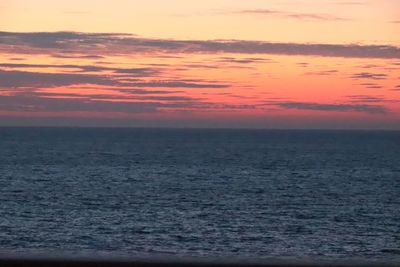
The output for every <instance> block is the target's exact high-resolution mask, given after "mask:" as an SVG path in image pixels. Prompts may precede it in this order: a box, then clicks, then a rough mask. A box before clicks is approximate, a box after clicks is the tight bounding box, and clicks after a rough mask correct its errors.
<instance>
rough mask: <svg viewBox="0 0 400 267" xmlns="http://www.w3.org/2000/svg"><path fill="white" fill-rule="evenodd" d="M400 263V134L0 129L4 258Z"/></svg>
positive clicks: (0, 248)
mask: <svg viewBox="0 0 400 267" xmlns="http://www.w3.org/2000/svg"><path fill="white" fill-rule="evenodd" d="M35 250H41V251H68V252H74V251H76V252H78V251H79V252H85V251H87V252H108V253H118V254H126V255H140V254H144V253H147V254H150V255H152V254H161V255H164V254H165V255H180V256H202V257H230V256H240V257H251V258H256V259H262V258H278V259H290V258H292V259H299V258H313V259H315V258H323V259H324V258H325V259H353V258H362V259H368V260H375V259H377V260H393V259H394V260H400V132H341V131H262V130H172V129H170V130H168V129H165V130H160V129H73V128H58V129H57V128H42V129H41V128H0V251H35Z"/></svg>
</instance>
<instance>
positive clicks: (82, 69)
mask: <svg viewBox="0 0 400 267" xmlns="http://www.w3.org/2000/svg"><path fill="white" fill-rule="evenodd" d="M232 2H234V3H232ZM0 17H1V18H0V31H2V32H1V33H0V125H22V126H23V125H68V126H151V127H157V126H160V127H244V128H248V127H249V128H363V129H364V128H365V129H400V34H399V33H400V23H399V22H400V1H397V0H365V1H363V0H352V1H343V0H341V1H334V0H326V1H321V0H318V1H317V0H315V1H314V0H307V1H306V0H303V1H299V0H296V1H280V0H279V1H278V0H271V1H265V0H253V1H248V0H237V1H225V0H213V1H211V0H204V1H180V0H171V1H163V0H158V1H157V0H149V1H128V0H114V1H105V0H104V1H98V0H96V1H90V0H89V1H77V0H70V1H68V3H67V2H66V1H65V2H62V3H61V2H60V1H49V0H30V1H27V0H25V1H19V0H12V1H11V0H10V1H5V0H4V1H1V2H0Z"/></svg>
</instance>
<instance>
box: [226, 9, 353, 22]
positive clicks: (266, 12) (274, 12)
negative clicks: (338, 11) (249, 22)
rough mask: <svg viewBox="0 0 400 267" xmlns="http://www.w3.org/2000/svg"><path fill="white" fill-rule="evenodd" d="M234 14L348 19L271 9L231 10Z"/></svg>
mask: <svg viewBox="0 0 400 267" xmlns="http://www.w3.org/2000/svg"><path fill="white" fill-rule="evenodd" d="M233 13H234V14H251V15H263V16H278V17H283V18H291V19H299V20H313V21H315V20H319V21H343V20H348V19H345V18H341V17H337V16H334V15H329V14H315V13H297V12H288V11H281V10H273V9H244V10H240V11H236V12H233Z"/></svg>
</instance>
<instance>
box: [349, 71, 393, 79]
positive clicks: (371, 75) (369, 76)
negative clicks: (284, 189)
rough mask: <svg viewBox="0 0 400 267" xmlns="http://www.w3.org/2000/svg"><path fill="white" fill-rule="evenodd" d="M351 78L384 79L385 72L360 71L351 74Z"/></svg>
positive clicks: (385, 76)
mask: <svg viewBox="0 0 400 267" xmlns="http://www.w3.org/2000/svg"><path fill="white" fill-rule="evenodd" d="M351 78H352V79H371V80H384V79H386V78H387V74H384V73H371V72H360V73H356V74H353V75H352V76H351Z"/></svg>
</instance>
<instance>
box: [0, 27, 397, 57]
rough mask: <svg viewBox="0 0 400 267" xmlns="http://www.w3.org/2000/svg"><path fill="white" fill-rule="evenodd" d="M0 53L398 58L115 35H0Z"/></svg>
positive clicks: (357, 49)
mask: <svg viewBox="0 0 400 267" xmlns="http://www.w3.org/2000/svg"><path fill="white" fill-rule="evenodd" d="M0 51H2V52H8V53H13V54H15V53H19V54H25V55H27V54H34V53H37V54H47V55H48V54H50V55H54V54H65V55H68V54H71V55H76V54H80V55H85V54H86V53H87V51H91V52H90V53H91V54H96V55H98V56H106V55H126V54H141V53H150V52H151V53H164V54H174V56H176V54H179V53H182V54H184V53H186V54H188V53H202V54H204V53H239V54H278V55H305V56H329V57H347V58H388V59H398V58H400V47H397V46H392V45H357V44H348V45H347V44H301V43H274V42H264V41H244V40H171V39H147V38H139V37H135V36H133V35H127V34H117V33H77V32H46V33H43V32H39V33H14V32H0Z"/></svg>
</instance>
